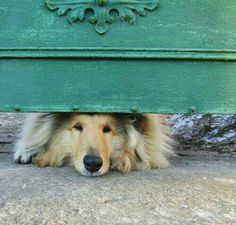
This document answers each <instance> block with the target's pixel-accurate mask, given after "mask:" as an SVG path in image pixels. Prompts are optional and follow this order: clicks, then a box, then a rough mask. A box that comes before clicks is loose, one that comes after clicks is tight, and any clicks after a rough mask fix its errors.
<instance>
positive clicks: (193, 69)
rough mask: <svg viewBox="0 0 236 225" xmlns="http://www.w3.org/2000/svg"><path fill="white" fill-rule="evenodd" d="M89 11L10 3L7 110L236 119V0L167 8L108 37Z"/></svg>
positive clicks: (4, 38) (1, 36)
mask: <svg viewBox="0 0 236 225" xmlns="http://www.w3.org/2000/svg"><path fill="white" fill-rule="evenodd" d="M89 13H91V12H88V14H87V15H86V17H85V20H86V21H83V22H75V23H74V24H73V25H71V24H70V23H68V21H67V16H61V17H58V16H57V15H56V12H51V11H50V10H48V8H47V6H46V4H45V0H35V1H32V0H11V1H4V4H1V5H0V29H1V30H0V87H1V88H0V111H19V110H21V111H73V110H79V111H95V112H98V111H99V112H130V111H138V112H159V113H177V112H198V113H236V26H235V24H236V1H235V0H217V1H216V0H162V1H160V5H159V6H158V7H157V8H156V9H155V10H154V11H152V12H149V13H147V15H146V16H145V17H139V18H138V19H137V20H136V23H135V24H128V23H126V22H121V21H119V20H117V21H116V22H114V23H113V24H112V25H111V26H110V27H109V31H108V32H106V33H105V34H103V35H99V34H97V33H96V32H95V30H94V25H93V24H90V23H89V22H88V21H87V18H88V17H89Z"/></svg>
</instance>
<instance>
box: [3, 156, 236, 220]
mask: <svg viewBox="0 0 236 225" xmlns="http://www.w3.org/2000/svg"><path fill="white" fill-rule="evenodd" d="M6 224H7V225H13V224H32V225H37V224H40V225H44V224H45V225H46V224H47V225H51V224H55V225H60V224H69V225H70V224H71V225H76V224H91V225H94V224H117V225H118V224H120V225H125V224H143V225H146V224H176V225H177V224H191V225H193V224H201V225H204V224H214V225H215V224H226V225H231V224H232V225H233V224H234V225H235V224H236V157H235V155H233V154H231V155H229V154H228V155H219V154H218V153H209V152H203V153H191V152H188V153H184V152H182V153H181V156H179V158H177V159H174V160H173V161H172V166H171V167H170V168H167V169H162V170H152V171H145V172H132V173H130V174H127V175H122V174H120V173H118V172H110V173H109V174H108V175H106V176H103V177H99V178H88V177H82V176H80V175H79V174H78V173H77V171H75V170H74V169H73V168H70V167H62V168H42V169H40V168H36V167H34V166H33V165H17V164H14V163H13V162H12V159H11V157H10V154H7V153H1V154H0V225H6Z"/></svg>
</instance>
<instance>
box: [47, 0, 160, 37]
mask: <svg viewBox="0 0 236 225" xmlns="http://www.w3.org/2000/svg"><path fill="white" fill-rule="evenodd" d="M46 4H47V6H48V8H49V9H50V10H57V14H58V15H59V16H61V15H64V14H66V13H67V18H68V21H69V22H70V23H71V24H73V23H74V22H75V21H78V20H79V21H84V19H85V14H86V10H89V9H90V10H92V11H93V14H92V15H89V18H88V20H89V22H90V23H94V24H95V30H96V32H97V33H99V34H104V33H106V31H107V30H108V28H109V24H112V23H113V22H115V21H116V20H121V21H127V22H129V23H130V24H133V23H134V22H135V20H136V17H137V15H139V16H145V15H146V13H147V11H152V10H154V9H155V8H156V7H157V6H158V4H159V0H46Z"/></svg>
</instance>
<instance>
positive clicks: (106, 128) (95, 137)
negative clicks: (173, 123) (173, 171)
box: [14, 113, 174, 176]
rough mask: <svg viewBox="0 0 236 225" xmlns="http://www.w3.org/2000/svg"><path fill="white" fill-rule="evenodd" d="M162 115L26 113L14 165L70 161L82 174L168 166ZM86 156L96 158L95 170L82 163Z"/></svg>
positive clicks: (168, 148) (169, 141) (166, 133)
mask: <svg viewBox="0 0 236 225" xmlns="http://www.w3.org/2000/svg"><path fill="white" fill-rule="evenodd" d="M172 142H173V141H172V139H171V137H170V135H169V131H168V127H167V125H166V121H165V117H164V116H161V115H154V114H135V115H134V114H80V113H40V114H39V113H37V114H31V115H30V116H28V118H27V120H26V123H25V126H24V128H23V130H22V133H21V138H20V139H19V141H18V142H17V144H16V147H15V153H14V159H15V161H16V162H18V163H22V164H25V163H30V162H35V164H36V165H37V166H39V167H45V166H62V165H64V164H65V163H69V164H71V165H74V166H75V168H76V169H77V170H78V171H79V172H80V173H81V174H82V175H85V176H99V175H103V174H105V173H106V172H107V171H108V170H109V169H115V170H118V171H121V172H129V171H131V170H148V169H151V168H164V167H167V166H168V160H167V156H169V155H174V153H173V151H172V148H171V144H172ZM87 154H95V155H97V156H99V157H101V158H102V161H103V164H102V167H101V168H100V169H99V171H97V172H95V173H90V172H89V171H87V170H86V169H85V167H84V165H83V158H84V156H85V155H87Z"/></svg>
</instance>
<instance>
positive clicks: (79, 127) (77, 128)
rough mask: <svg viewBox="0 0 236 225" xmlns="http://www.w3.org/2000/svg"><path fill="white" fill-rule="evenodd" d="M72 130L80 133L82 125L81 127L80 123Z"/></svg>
mask: <svg viewBox="0 0 236 225" xmlns="http://www.w3.org/2000/svg"><path fill="white" fill-rule="evenodd" d="M74 128H75V129H76V130H78V131H80V132H81V131H82V130H83V127H82V125H81V124H80V123H78V124H75V126H74Z"/></svg>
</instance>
